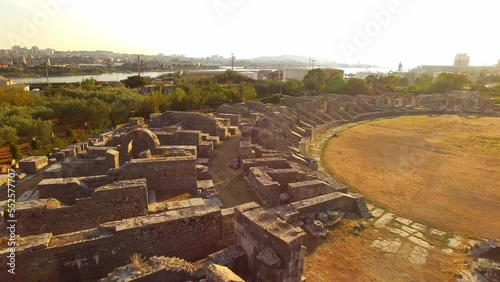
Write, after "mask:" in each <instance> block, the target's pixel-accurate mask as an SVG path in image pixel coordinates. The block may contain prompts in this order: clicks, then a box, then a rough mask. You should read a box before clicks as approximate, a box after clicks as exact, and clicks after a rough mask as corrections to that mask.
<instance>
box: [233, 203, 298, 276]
mask: <svg viewBox="0 0 500 282" xmlns="http://www.w3.org/2000/svg"><path fill="white" fill-rule="evenodd" d="M234 218H235V229H236V243H237V245H238V246H240V247H241V248H242V249H243V250H245V252H246V254H247V260H248V265H249V268H250V273H251V274H252V276H254V277H253V278H254V279H255V280H256V281H262V282H271V281H281V282H299V281H301V279H302V273H303V265H304V256H305V253H306V249H305V247H303V246H302V240H303V238H304V236H305V233H304V232H303V231H302V229H300V228H294V227H293V226H291V225H290V224H288V223H286V222H284V221H282V220H281V219H279V218H277V217H276V216H275V215H271V214H269V213H267V212H266V211H265V210H264V209H263V208H261V207H259V206H258V205H257V204H256V203H254V202H253V203H249V204H245V205H241V206H238V207H236V208H235V215H234Z"/></svg>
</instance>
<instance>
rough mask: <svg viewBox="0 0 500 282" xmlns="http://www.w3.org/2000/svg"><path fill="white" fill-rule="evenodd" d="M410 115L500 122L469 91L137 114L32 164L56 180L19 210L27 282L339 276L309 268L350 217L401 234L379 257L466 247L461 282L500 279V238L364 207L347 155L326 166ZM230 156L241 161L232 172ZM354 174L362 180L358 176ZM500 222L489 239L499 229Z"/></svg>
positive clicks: (421, 261) (23, 199)
mask: <svg viewBox="0 0 500 282" xmlns="http://www.w3.org/2000/svg"><path fill="white" fill-rule="evenodd" d="M402 116H405V117H408V116H431V117H436V116H467V117H472V116H473V117H488V118H493V117H500V109H499V107H498V106H497V105H495V104H494V100H492V99H490V98H489V97H484V96H477V95H473V94H470V93H467V92H463V93H462V92H457V93H451V94H436V95H402V94H397V93H387V94H384V95H382V96H379V97H373V96H356V97H353V96H343V95H325V96H314V97H288V96H285V97H284V98H283V99H282V100H281V103H280V105H267V104H262V103H259V102H247V103H241V104H226V105H222V106H220V107H219V108H218V109H217V111H216V113H214V114H202V113H193V112H165V113H162V114H154V115H152V116H150V117H149V118H148V119H147V120H145V119H144V118H131V119H130V120H129V123H128V124H127V125H124V126H122V127H119V128H117V129H116V130H114V131H111V132H106V133H103V134H100V135H99V136H97V137H95V138H89V139H88V140H85V141H82V142H79V143H77V144H73V145H71V146H70V147H68V148H60V149H55V150H54V151H53V152H52V153H51V154H50V156H49V158H46V157H38V158H30V159H25V160H23V161H21V164H20V168H21V169H22V170H24V171H25V172H27V173H31V174H43V180H42V181H40V182H39V183H38V184H37V185H36V187H31V189H29V190H27V191H22V195H20V197H19V199H18V201H17V207H16V220H17V226H16V231H17V235H19V237H18V238H17V246H16V252H15V253H16V281H269V282H270V281H285V282H292V281H306V279H307V281H335V280H332V278H331V277H321V273H319V272H318V271H316V270H315V269H313V267H312V268H311V267H309V265H310V264H311V263H307V261H308V260H311V259H312V258H313V257H314V256H315V254H320V253H321V252H322V250H323V249H321V244H319V245H320V246H319V247H318V246H316V247H317V249H316V250H313V249H310V247H309V246H310V245H311V244H310V242H321V240H328V239H325V238H329V237H328V236H331V234H334V233H332V232H335V228H336V227H337V226H339V224H341V222H344V221H345V222H349V224H350V225H349V226H350V227H352V233H353V234H355V235H353V234H350V236H356V235H357V236H359V237H362V236H363V232H367V234H368V233H369V232H372V233H377V232H378V233H379V234H386V233H387V234H392V235H391V236H393V237H390V238H389V237H388V238H386V237H384V238H382V237H379V238H378V239H376V240H373V242H371V243H370V244H371V247H370V248H372V249H374V250H379V251H380V252H382V253H384V254H385V255H387V256H389V257H390V256H392V257H395V256H401V257H404V260H405V261H407V262H408V263H409V264H410V265H413V266H415V267H428V264H429V263H431V262H432V261H431V259H432V258H431V257H432V254H433V253H434V252H436V251H438V252H439V253H442V254H443V255H449V256H453V255H455V254H457V253H460V252H463V250H464V248H467V249H468V250H469V251H470V253H471V254H474V255H476V256H477V258H478V259H479V261H480V262H481V265H479V266H474V265H470V266H469V267H465V266H463V267H462V269H461V270H460V271H461V272H460V274H457V276H456V277H454V276H453V275H451V276H450V277H449V278H450V279H454V278H456V279H457V280H459V279H462V280H460V281H481V280H479V279H483V278H484V279H496V277H499V276H498V275H499V272H498V264H495V262H494V260H495V259H498V250H499V249H498V247H499V243H498V241H484V242H480V241H479V240H480V239H486V238H482V237H481V238H475V239H474V240H473V239H471V238H466V237H465V236H464V235H463V234H459V233H454V232H455V231H457V230H452V228H445V229H443V230H442V229H440V228H441V226H446V225H442V224H439V222H438V223H436V222H434V221H433V220H428V221H426V220H425V217H417V218H412V217H411V216H412V214H411V213H407V214H405V211H404V209H398V208H393V207H390V206H389V204H386V202H384V201H383V199H382V200H381V199H379V198H376V199H372V197H368V198H367V200H365V198H364V197H363V196H362V195H361V194H358V193H354V191H353V189H352V188H349V187H348V186H350V185H351V183H349V182H351V181H346V182H344V181H345V179H344V178H345V176H344V177H343V179H336V178H334V177H332V176H331V174H330V173H329V172H331V171H332V168H331V167H330V166H335V164H336V163H339V162H340V159H338V160H339V161H338V162H337V159H336V158H337V157H338V154H333V155H328V156H327V155H323V162H322V153H323V152H324V148H326V147H325V144H327V143H328V140H330V139H332V137H338V136H340V137H339V138H333V139H338V140H341V139H342V138H344V134H345V135H347V136H348V134H350V130H353V129H348V128H351V127H352V126H354V125H359V124H363V123H366V122H368V121H375V120H385V119H391V118H396V117H402ZM356 128H357V127H356ZM346 129H348V130H346ZM354 129H355V128H354ZM344 130H346V131H344ZM336 141H337V140H333V141H331V142H330V145H331V146H335V142H336ZM232 144H236V145H235V146H234V148H233V147H231V146H232ZM332 144H333V145H332ZM348 147H349V146H348ZM218 152H219V153H218ZM220 152H226V153H225V154H229V153H227V152H232V153H231V156H233V155H234V158H233V159H231V160H230V161H228V162H227V163H224V164H223V165H222V166H221V165H220V160H221V157H223V156H222V155H221V153H220ZM326 153H328V152H326ZM412 158H413V159H415V157H414V156H411V154H410V155H409V157H408V159H409V160H410V161H411V160H412ZM347 159H349V157H347ZM218 162H219V163H218ZM332 163H333V165H332ZM326 166H329V170H326V169H325V167H326ZM492 169H496V168H492ZM333 170H335V169H333ZM353 173H354V174H361V173H360V172H356V171H354V172H348V173H346V174H353ZM336 174H337V173H336ZM339 180H342V182H340V181H339ZM391 181H395V182H397V181H398V180H391ZM395 185H396V186H397V183H396V184H395ZM357 186H359V183H358V184H357ZM355 188H356V189H355V190H356V192H362V193H363V194H365V191H368V190H367V187H355ZM424 188H426V187H420V189H421V190H424ZM228 193H230V194H231V195H229V194H228ZM366 193H367V194H370V193H368V192H366ZM420 193H426V192H424V191H421V192H420ZM427 193H428V195H429V196H432V192H427ZM235 195H236V196H235ZM229 196H231V197H229ZM400 196H401V197H404V196H405V195H404V194H403V192H401V195H399V194H397V193H395V194H393V195H391V197H400ZM367 202H368V203H367ZM4 204H5V203H4ZM496 204H497V205H498V201H496ZM422 209H425V207H422ZM492 212H493V213H497V214H498V209H493V210H492ZM494 215H495V214H493V215H492V216H494ZM492 218H493V220H492V224H491V225H490V226H489V227H488V228H483V229H482V230H489V231H491V232H490V233H487V232H485V233H482V235H485V237H486V236H490V235H492V236H494V235H495V234H497V235H498V234H499V233H500V229H499V226H498V220H496V221H495V219H494V218H495V217H492ZM496 218H498V217H496ZM2 223H3V224H6V222H5V221H4V222H2ZM437 226H439V227H437ZM365 229H366V231H364V230H365ZM2 230H5V228H3V227H2ZM329 234H330V235H329ZM1 235H2V236H3V235H6V234H1ZM359 237H355V238H359ZM318 240H320V241H318ZM353 240H356V239H353ZM6 242H7V238H5V240H2V241H0V255H1V257H0V279H1V280H2V281H11V280H10V279H11V277H10V276H9V275H10V274H9V273H8V272H7V270H8V267H9V266H8V263H9V259H8V258H7V255H6V254H8V253H9V252H10V249H9V247H8V246H7V244H6ZM325 242H326V241H325ZM492 242H493V243H492ZM326 244H327V243H325V244H323V246H324V245H326ZM495 244H496V245H495ZM306 245H307V246H308V248H309V249H308V248H306V247H305V246H306ZM339 251H340V250H339ZM485 253H487V255H483V254H485ZM481 255H483V256H482V257H480V256H481ZM333 259H334V260H337V261H342V260H343V259H346V257H341V256H339V257H335V258H333ZM490 259H491V260H490ZM428 261H431V262H428ZM488 263H489V264H488ZM487 266H489V267H487ZM307 267H309V269H311V270H309V269H307ZM317 267H318V268H319V267H321V266H317ZM323 276H324V275H323ZM346 277H347V276H346ZM388 277H390V276H388ZM394 279H395V280H398V278H394ZM399 279H401V277H399ZM474 279H476V280H474ZM337 280H338V281H340V280H342V279H337ZM354 280H356V279H354ZM390 280H393V279H390ZM417 280H418V279H417ZM345 281H353V279H348V278H346V279H345ZM491 281H494V280H491Z"/></svg>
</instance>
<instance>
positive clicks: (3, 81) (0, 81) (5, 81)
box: [0, 76, 14, 86]
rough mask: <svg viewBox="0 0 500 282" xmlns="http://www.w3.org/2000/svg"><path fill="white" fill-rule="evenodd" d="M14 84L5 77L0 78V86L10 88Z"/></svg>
mask: <svg viewBox="0 0 500 282" xmlns="http://www.w3.org/2000/svg"><path fill="white" fill-rule="evenodd" d="M12 84H14V82H13V81H12V80H10V79H8V78H6V77H3V76H0V86H10V85H12Z"/></svg>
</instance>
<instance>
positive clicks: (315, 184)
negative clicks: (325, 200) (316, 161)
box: [288, 179, 335, 201]
mask: <svg viewBox="0 0 500 282" xmlns="http://www.w3.org/2000/svg"><path fill="white" fill-rule="evenodd" d="M332 192H335V189H334V188H333V187H332V186H330V185H328V184H327V183H325V182H323V181H321V180H317V179H314V180H306V181H301V182H294V183H288V194H289V195H290V197H291V201H300V200H304V199H309V198H313V197H317V196H321V195H325V194H329V193H332Z"/></svg>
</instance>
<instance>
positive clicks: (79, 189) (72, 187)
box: [37, 175, 113, 205]
mask: <svg viewBox="0 0 500 282" xmlns="http://www.w3.org/2000/svg"><path fill="white" fill-rule="evenodd" d="M111 182H113V179H112V178H110V177H109V176H107V175H98V176H89V177H78V178H52V179H44V180H42V181H41V182H40V183H38V186H37V188H38V191H39V195H40V199H49V198H53V199H57V200H58V201H61V202H62V203H64V204H67V205H73V204H74V203H75V201H76V199H78V198H88V197H90V196H91V195H92V193H93V191H94V190H95V189H96V188H97V187H99V186H103V185H106V184H109V183H111Z"/></svg>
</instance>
